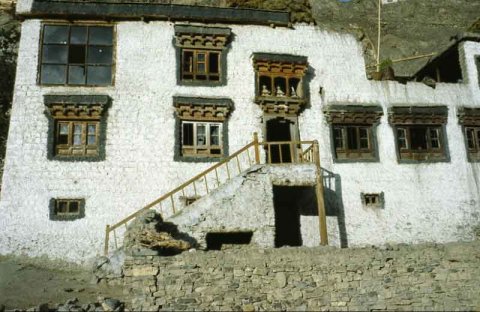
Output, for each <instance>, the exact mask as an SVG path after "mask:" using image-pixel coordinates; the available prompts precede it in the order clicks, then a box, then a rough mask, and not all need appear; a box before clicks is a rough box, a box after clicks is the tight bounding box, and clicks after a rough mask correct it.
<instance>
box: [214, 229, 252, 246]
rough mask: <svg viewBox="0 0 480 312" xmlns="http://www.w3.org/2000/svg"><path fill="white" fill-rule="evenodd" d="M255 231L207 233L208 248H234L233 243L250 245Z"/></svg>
mask: <svg viewBox="0 0 480 312" xmlns="http://www.w3.org/2000/svg"><path fill="white" fill-rule="evenodd" d="M252 235H253V232H222V233H207V237H206V240H207V249H208V250H221V249H226V248H233V247H234V246H233V245H248V244H250V242H251V241H252Z"/></svg>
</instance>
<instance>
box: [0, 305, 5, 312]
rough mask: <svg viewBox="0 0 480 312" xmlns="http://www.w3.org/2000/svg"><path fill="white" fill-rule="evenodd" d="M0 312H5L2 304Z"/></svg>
mask: <svg viewBox="0 0 480 312" xmlns="http://www.w3.org/2000/svg"><path fill="white" fill-rule="evenodd" d="M0 312H5V306H4V305H3V304H0Z"/></svg>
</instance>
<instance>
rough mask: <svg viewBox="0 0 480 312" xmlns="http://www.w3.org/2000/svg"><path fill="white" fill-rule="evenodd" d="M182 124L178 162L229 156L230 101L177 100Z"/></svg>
mask: <svg viewBox="0 0 480 312" xmlns="http://www.w3.org/2000/svg"><path fill="white" fill-rule="evenodd" d="M174 107H175V111H176V116H177V119H178V124H179V132H180V133H179V135H178V137H177V140H178V147H177V149H178V157H177V159H179V160H189V159H205V160H209V159H212V160H213V159H219V158H221V157H224V156H225V155H226V144H227V138H226V135H227V131H226V130H227V129H226V128H227V118H228V116H229V114H230V113H231V111H232V108H233V103H232V102H231V101H230V100H229V99H218V98H190V97H174Z"/></svg>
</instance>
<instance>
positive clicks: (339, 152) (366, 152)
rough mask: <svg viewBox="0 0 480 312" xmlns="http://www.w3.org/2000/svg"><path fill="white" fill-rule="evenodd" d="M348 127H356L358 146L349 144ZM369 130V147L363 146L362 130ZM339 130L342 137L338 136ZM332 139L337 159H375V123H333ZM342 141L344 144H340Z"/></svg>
mask: <svg viewBox="0 0 480 312" xmlns="http://www.w3.org/2000/svg"><path fill="white" fill-rule="evenodd" d="M348 128H351V129H354V131H355V141H356V145H357V148H353V147H350V146H348V144H349V142H350V140H349V131H348ZM361 129H364V130H366V131H367V137H366V139H367V147H366V148H362V147H361V139H362V138H361V135H360V130H361ZM338 131H340V133H341V137H338V136H337V133H338ZM332 134H333V135H332V140H333V147H334V151H335V158H336V159H337V160H347V159H350V160H375V159H376V157H375V148H374V147H375V143H374V138H373V125H370V124H361V125H356V124H336V123H335V124H332ZM339 141H340V142H341V145H342V146H338V142H339Z"/></svg>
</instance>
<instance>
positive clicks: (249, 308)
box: [242, 304, 255, 312]
mask: <svg viewBox="0 0 480 312" xmlns="http://www.w3.org/2000/svg"><path fill="white" fill-rule="evenodd" d="M242 311H243V312H253V311H255V306H254V305H253V304H244V305H243V306H242Z"/></svg>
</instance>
